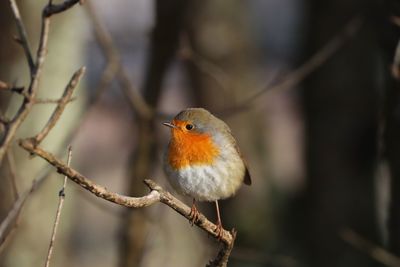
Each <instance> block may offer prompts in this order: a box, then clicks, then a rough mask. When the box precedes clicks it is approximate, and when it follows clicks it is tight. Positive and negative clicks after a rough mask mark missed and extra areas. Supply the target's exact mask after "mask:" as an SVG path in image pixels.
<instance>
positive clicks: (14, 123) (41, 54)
mask: <svg viewBox="0 0 400 267" xmlns="http://www.w3.org/2000/svg"><path fill="white" fill-rule="evenodd" d="M78 2H79V1H77V0H74V1H71V0H67V1H65V2H64V3H62V4H59V5H52V4H48V5H47V6H46V7H45V8H44V9H43V13H42V27H41V32H40V37H39V46H38V50H37V53H36V62H34V64H33V68H32V69H31V79H30V83H29V87H28V90H27V92H28V96H27V97H25V98H24V101H23V102H22V104H21V106H20V107H19V109H18V111H17V113H16V114H15V116H14V117H13V118H12V120H11V121H10V123H8V124H7V125H6V127H5V132H4V134H3V136H2V138H1V140H0V164H1V163H2V161H3V158H4V155H5V153H6V151H7V149H8V147H9V146H10V143H11V141H12V140H13V139H14V136H15V134H16V132H17V130H18V128H19V126H20V125H21V124H22V122H23V121H24V120H25V118H26V117H27V116H28V114H29V112H30V110H31V109H32V106H33V105H34V103H35V98H36V94H37V90H38V87H39V79H40V77H41V74H42V70H43V63H44V61H45V59H46V53H47V43H48V37H49V30H50V16H51V15H53V14H56V13H60V12H62V11H65V10H67V9H68V8H70V7H72V6H73V5H74V4H76V3H78ZM10 5H11V7H12V11H13V14H14V18H15V20H16V22H17V26H18V28H19V35H20V36H19V37H20V40H21V44H22V45H23V46H24V47H27V48H29V45H28V41H27V38H26V30H25V27H24V25H23V23H22V21H21V17H20V14H19V10H18V6H17V4H16V2H15V0H10ZM28 64H29V65H31V62H30V60H29V58H28Z"/></svg>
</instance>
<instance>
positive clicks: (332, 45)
mask: <svg viewBox="0 0 400 267" xmlns="http://www.w3.org/2000/svg"><path fill="white" fill-rule="evenodd" d="M363 24H364V20H363V18H361V17H359V16H357V17H355V18H353V19H352V20H350V22H349V23H347V24H346V26H345V27H344V28H343V29H342V30H341V32H339V33H338V34H337V35H335V36H334V37H333V38H332V39H331V40H330V41H329V42H328V43H327V44H326V45H325V46H323V47H322V48H321V49H320V50H319V51H317V52H316V53H315V54H314V55H313V56H311V58H309V59H308V60H307V61H306V62H305V63H304V64H303V65H301V66H300V67H299V68H297V69H296V70H294V71H293V72H291V73H289V74H288V75H287V76H286V77H284V78H283V79H282V80H281V82H278V83H277V84H275V85H270V84H267V85H266V86H263V88H261V89H260V90H259V91H258V92H256V93H255V94H253V95H252V96H250V97H249V98H247V99H245V100H244V101H243V102H242V103H239V104H237V105H234V106H233V107H230V108H227V109H225V110H223V111H220V112H217V113H219V114H223V115H229V114H231V113H233V112H234V111H237V110H238V111H240V110H242V109H243V108H245V107H248V106H250V103H251V102H253V101H255V100H256V99H258V98H259V97H260V96H261V95H263V94H264V93H266V92H270V91H283V90H288V89H290V88H293V87H294V86H296V85H298V84H300V83H301V82H302V81H304V79H305V78H307V77H308V76H309V75H310V74H311V73H313V72H314V71H316V70H317V69H318V68H319V67H321V66H322V65H323V64H324V63H325V62H327V61H328V60H329V59H330V58H331V57H332V56H333V55H334V54H335V53H336V52H337V51H338V50H339V49H340V48H341V47H342V46H343V45H344V44H345V43H346V42H347V41H348V40H349V39H350V38H351V37H353V36H354V35H355V34H356V33H357V32H358V30H359V29H360V28H361V26H362V25H363Z"/></svg>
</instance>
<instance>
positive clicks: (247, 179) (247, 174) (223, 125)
mask: <svg viewBox="0 0 400 267" xmlns="http://www.w3.org/2000/svg"><path fill="white" fill-rule="evenodd" d="M214 118H216V117H214ZM216 119H217V121H219V123H220V126H221V128H223V129H224V130H225V131H226V133H227V135H226V136H228V138H230V139H231V141H232V143H234V144H235V148H236V151H237V153H238V154H239V156H240V158H241V159H242V161H243V164H244V167H245V173H244V180H243V183H244V184H246V185H251V177H250V172H249V169H248V168H247V164H246V161H245V160H244V159H243V156H242V153H241V152H240V149H239V146H238V145H237V143H236V139H235V138H234V137H233V135H232V132H231V128H229V126H228V125H227V124H226V123H225V122H224V121H222V120H220V119H218V118H216Z"/></svg>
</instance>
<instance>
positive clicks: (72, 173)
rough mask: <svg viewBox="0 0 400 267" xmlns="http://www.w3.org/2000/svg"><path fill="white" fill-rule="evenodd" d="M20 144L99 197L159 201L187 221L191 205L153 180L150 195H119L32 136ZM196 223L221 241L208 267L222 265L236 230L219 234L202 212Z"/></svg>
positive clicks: (135, 204)
mask: <svg viewBox="0 0 400 267" xmlns="http://www.w3.org/2000/svg"><path fill="white" fill-rule="evenodd" d="M19 144H20V146H21V147H23V148H24V149H25V150H27V151H28V152H30V153H32V154H34V155H37V156H39V157H41V158H43V159H45V160H46V161H47V162H49V163H50V164H51V165H53V166H54V167H55V168H57V171H58V172H59V173H62V174H64V175H66V176H67V177H68V178H69V179H71V180H72V181H74V182H75V183H77V184H78V185H80V186H81V187H82V188H84V189H86V190H88V191H90V192H91V193H92V194H94V195H96V196H98V197H100V198H103V199H105V200H108V201H110V202H113V203H116V204H119V205H122V206H125V207H129V208H142V207H147V206H150V205H153V204H154V203H156V202H161V203H163V204H165V205H167V206H169V207H170V208H172V209H173V210H175V211H176V212H178V213H179V214H181V215H182V216H184V217H185V218H187V219H188V220H189V219H190V207H188V206H187V205H185V204H184V203H183V202H181V201H180V200H179V199H177V198H175V197H174V196H173V195H172V194H171V193H169V192H168V191H165V190H164V189H163V188H162V187H160V186H159V185H158V184H156V183H155V182H154V181H152V180H145V183H146V185H147V186H148V187H149V188H150V189H151V191H150V193H149V194H147V195H145V196H143V197H129V196H124V195H120V194H118V193H114V192H110V191H108V190H107V189H106V188H105V187H103V186H101V185H98V184H95V183H94V182H92V181H91V180H89V179H88V178H86V177H85V176H83V175H82V174H80V173H79V172H77V171H76V170H74V169H72V168H70V167H68V166H67V165H65V164H64V163H62V162H61V161H60V160H59V159H57V158H56V157H55V156H54V155H52V154H51V153H49V152H47V151H45V150H43V149H42V148H40V147H38V146H35V145H34V143H33V142H32V139H25V140H20V142H19ZM195 224H196V225H197V226H198V227H200V228H201V229H203V230H204V231H206V232H207V233H208V234H209V235H211V236H213V237H214V238H216V239H217V240H218V241H220V242H222V243H223V248H222V249H221V251H220V253H219V255H218V257H217V259H216V260H215V261H213V262H212V263H211V265H210V266H225V265H226V262H227V259H228V257H229V254H230V252H231V250H232V247H233V243H234V240H235V233H234V232H233V234H232V233H230V232H229V231H227V230H225V229H223V230H222V232H221V235H220V236H218V235H217V233H216V232H214V231H215V229H216V228H217V226H216V225H215V224H214V223H212V222H211V221H209V220H208V219H207V218H206V217H205V216H204V215H203V214H201V213H200V215H199V218H198V220H197V221H196V222H195ZM224 264H225V265H224Z"/></svg>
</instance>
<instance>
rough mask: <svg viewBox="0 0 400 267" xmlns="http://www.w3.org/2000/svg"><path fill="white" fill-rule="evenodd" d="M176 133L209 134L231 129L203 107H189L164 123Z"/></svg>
mask: <svg viewBox="0 0 400 267" xmlns="http://www.w3.org/2000/svg"><path fill="white" fill-rule="evenodd" d="M163 124H164V125H165V126H168V127H170V128H171V129H172V133H173V135H174V134H185V135H209V136H213V135H214V134H215V133H223V132H225V131H227V130H228V131H229V128H228V127H227V125H226V124H225V123H224V122H223V121H221V120H220V119H218V118H217V117H215V116H214V115H212V114H211V113H210V112H209V111H207V110H205V109H203V108H188V109H185V110H183V111H181V112H180V113H179V114H178V115H176V116H175V118H174V119H173V120H172V121H171V122H165V123H163Z"/></svg>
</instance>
